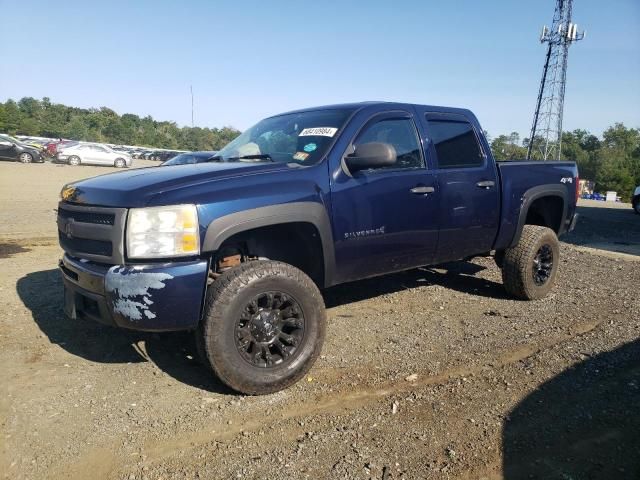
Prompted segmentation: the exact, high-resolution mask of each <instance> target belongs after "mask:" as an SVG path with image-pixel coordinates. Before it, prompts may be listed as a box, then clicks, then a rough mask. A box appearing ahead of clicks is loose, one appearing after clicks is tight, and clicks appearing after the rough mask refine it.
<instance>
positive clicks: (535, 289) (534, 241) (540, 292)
mask: <svg viewBox="0 0 640 480" xmlns="http://www.w3.org/2000/svg"><path fill="white" fill-rule="evenodd" d="M559 262H560V245H559V244H558V237H556V234H555V232H554V231H553V230H551V229H550V228H547V227H540V226H538V225H525V226H524V229H523V230H522V235H521V236H520V241H519V242H518V244H517V245H516V246H515V247H513V248H507V249H506V250H505V252H504V260H503V266H502V282H503V283H504V287H505V289H506V290H507V292H509V293H510V294H511V295H513V296H515V297H517V298H522V299H524V300H537V299H540V298H543V297H545V296H546V295H547V294H548V293H549V290H551V288H552V287H553V284H554V282H555V278H556V273H557V272H558V265H559Z"/></svg>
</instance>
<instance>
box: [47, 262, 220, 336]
mask: <svg viewBox="0 0 640 480" xmlns="http://www.w3.org/2000/svg"><path fill="white" fill-rule="evenodd" d="M60 270H61V272H62V278H63V281H64V310H65V313H66V314H67V316H69V317H70V318H72V319H88V320H95V321H98V322H100V323H104V324H107V325H112V326H116V327H123V328H128V329H132V330H144V331H155V332H158V331H171V330H191V329H194V328H195V327H196V326H197V325H198V322H199V321H200V314H201V311H202V302H203V298H204V290H205V286H206V283H207V282H206V281H207V272H208V270H209V265H208V262H207V261H205V260H197V261H190V262H172V263H163V264H155V265H154V264H150V265H126V266H123V265H115V266H110V265H103V264H100V263H94V262H88V261H86V260H80V259H78V258H74V257H71V256H69V255H67V254H65V255H64V257H63V258H62V260H60Z"/></svg>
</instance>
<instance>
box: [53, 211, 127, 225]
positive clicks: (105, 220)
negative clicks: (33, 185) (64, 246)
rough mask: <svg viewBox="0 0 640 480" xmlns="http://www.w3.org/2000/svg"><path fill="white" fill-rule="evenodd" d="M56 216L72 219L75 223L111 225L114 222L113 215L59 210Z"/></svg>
mask: <svg viewBox="0 0 640 480" xmlns="http://www.w3.org/2000/svg"><path fill="white" fill-rule="evenodd" d="M58 215H59V216H60V217H61V218H67V219H69V218H73V220H75V221H76V222H83V223H97V224H99V225H113V222H114V221H115V215H114V214H112V213H94V212H80V211H77V210H75V211H74V210H66V209H63V208H59V209H58Z"/></svg>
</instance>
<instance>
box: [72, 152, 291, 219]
mask: <svg viewBox="0 0 640 480" xmlns="http://www.w3.org/2000/svg"><path fill="white" fill-rule="evenodd" d="M291 168H299V166H298V165H295V164H284V163H264V162H260V163H241V162H232V163H197V164H192V165H175V166H167V167H148V168H139V169H135V170H128V171H123V172H118V173H111V174H107V175H101V176H99V177H93V178H88V179H86V180H80V181H77V182H73V183H70V184H68V185H65V187H64V188H63V194H62V195H63V200H65V201H68V202H71V203H79V204H84V205H95V206H104V207H122V208H132V207H144V206H147V205H148V204H149V202H150V200H151V199H152V198H153V197H155V196H156V195H158V194H161V193H166V192H170V191H175V190H179V189H188V188H190V187H194V186H196V185H202V184H204V183H214V182H217V181H220V180H225V179H229V178H233V177H239V176H247V175H259V174H265V173H271V172H274V173H275V172H279V171H283V170H289V169H291ZM159 204H162V203H161V202H160V203H159Z"/></svg>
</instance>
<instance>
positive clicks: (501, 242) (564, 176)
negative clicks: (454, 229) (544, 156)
mask: <svg viewBox="0 0 640 480" xmlns="http://www.w3.org/2000/svg"><path fill="white" fill-rule="evenodd" d="M496 165H497V170H498V176H499V178H500V184H501V185H502V211H501V218H500V230H499V232H498V236H497V238H496V241H495V249H496V250H501V249H504V248H506V247H508V246H510V245H511V243H512V241H513V239H514V237H515V236H516V233H517V231H518V224H519V221H520V210H521V208H522V206H523V205H524V203H525V202H527V201H531V200H533V199H534V197H535V195H536V192H537V191H543V190H544V191H549V190H552V191H556V192H557V195H558V196H559V197H562V198H563V199H564V201H565V205H566V210H565V211H564V212H563V217H562V225H561V226H560V229H559V231H558V234H562V233H563V232H564V231H565V230H566V226H565V225H564V223H565V221H566V220H567V219H570V218H571V217H572V216H573V213H574V212H575V207H576V184H577V181H578V168H577V166H576V164H575V163H574V162H557V161H550V162H541V161H534V162H531V161H510V162H496ZM567 226H568V225H567Z"/></svg>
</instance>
